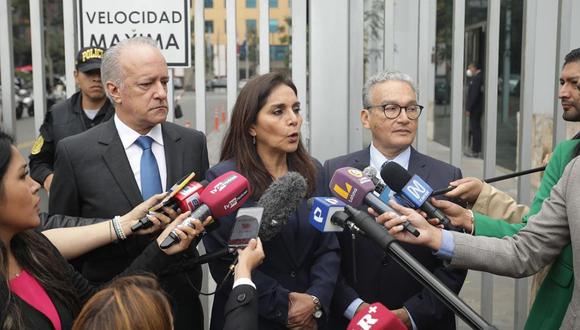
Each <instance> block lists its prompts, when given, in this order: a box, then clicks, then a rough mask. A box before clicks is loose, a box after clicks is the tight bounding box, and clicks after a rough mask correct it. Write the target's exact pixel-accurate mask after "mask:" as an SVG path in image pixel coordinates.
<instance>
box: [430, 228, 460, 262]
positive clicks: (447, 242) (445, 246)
mask: <svg viewBox="0 0 580 330" xmlns="http://www.w3.org/2000/svg"><path fill="white" fill-rule="evenodd" d="M454 250H455V241H454V240H453V235H451V232H449V231H448V230H445V229H443V230H441V247H440V248H439V251H437V252H434V253H433V254H434V255H436V256H437V257H439V258H441V259H444V260H451V259H452V258H453V251H454Z"/></svg>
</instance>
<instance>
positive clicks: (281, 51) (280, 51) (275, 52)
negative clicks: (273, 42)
mask: <svg viewBox="0 0 580 330" xmlns="http://www.w3.org/2000/svg"><path fill="white" fill-rule="evenodd" d="M289 50H290V49H289V48H288V45H277V46H270V58H271V59H272V60H273V61H283V60H284V59H285V58H286V56H287V55H288V51H289Z"/></svg>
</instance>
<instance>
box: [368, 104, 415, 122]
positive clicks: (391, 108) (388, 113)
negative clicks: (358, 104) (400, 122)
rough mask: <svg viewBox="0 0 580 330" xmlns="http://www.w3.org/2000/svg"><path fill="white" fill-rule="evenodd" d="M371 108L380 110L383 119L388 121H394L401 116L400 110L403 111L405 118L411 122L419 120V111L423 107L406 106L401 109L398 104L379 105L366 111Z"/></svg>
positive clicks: (372, 106)
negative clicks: (385, 118)
mask: <svg viewBox="0 0 580 330" xmlns="http://www.w3.org/2000/svg"><path fill="white" fill-rule="evenodd" d="M372 108H382V109H383V113H384V114H385V117H387V118H388V119H395V118H397V117H399V115H400V114H401V110H403V109H405V113H406V114H407V117H408V118H409V119H411V120H415V119H417V118H419V116H420V115H421V111H423V108H424V107H423V106H422V105H418V104H414V105H408V106H406V107H402V106H400V105H398V104H379V105H371V106H368V107H367V110H368V109H372Z"/></svg>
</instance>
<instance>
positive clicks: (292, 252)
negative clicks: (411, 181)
mask: <svg viewBox="0 0 580 330" xmlns="http://www.w3.org/2000/svg"><path fill="white" fill-rule="evenodd" d="M301 125H302V117H301V115H300V102H299V101H298V97H297V91H296V87H295V86H294V83H292V81H291V80H290V79H288V78H286V77H285V76H284V75H282V74H280V73H268V74H264V75H262V76H258V77H256V78H254V79H252V80H250V81H249V82H248V83H247V84H246V85H245V86H244V88H242V90H241V91H240V94H239V96H238V98H237V100H236V104H235V105H234V109H233V112H232V118H231V121H230V127H229V129H228V131H227V133H226V136H225V139H224V141H223V146H222V151H221V156H220V161H221V163H219V164H217V165H216V166H214V167H213V168H211V169H210V170H209V171H208V172H207V174H206V178H207V179H208V180H212V179H214V178H216V177H217V176H219V175H221V174H223V173H225V172H227V171H230V170H233V171H237V172H239V173H241V174H242V175H244V176H245V177H246V178H247V179H248V181H249V182H250V186H251V187H252V190H253V191H252V196H251V197H250V198H249V199H248V201H247V202H246V203H245V205H244V206H254V205H255V203H256V200H258V199H259V198H260V197H261V196H262V194H263V193H264V191H265V190H266V188H267V187H268V186H269V185H270V184H271V183H272V182H273V181H274V180H276V179H278V178H280V177H282V176H284V175H285V174H287V173H288V172H289V171H296V172H298V173H300V174H301V175H302V176H303V177H304V178H305V179H306V181H307V185H308V188H307V195H308V197H310V196H314V195H322V194H323V193H324V191H325V189H324V186H323V182H322V175H321V169H322V168H321V165H320V163H319V162H317V161H316V160H315V159H313V158H312V157H311V156H310V155H309V154H308V153H307V151H306V150H305V148H304V145H303V144H302V142H301V139H300V127H301ZM283 221H286V219H283ZM220 222H221V226H220V228H219V229H218V230H216V231H214V232H212V233H210V234H209V235H207V236H205V237H204V244H205V247H206V249H207V250H208V252H212V251H217V250H220V249H222V248H223V247H225V246H226V243H227V240H228V237H229V236H230V233H231V230H232V228H233V223H234V215H231V216H228V217H226V218H225V219H221V221H220ZM338 249H339V247H338V242H337V240H336V236H335V235H333V234H330V233H320V232H318V231H317V230H316V229H314V227H312V226H311V225H310V224H309V222H308V212H307V207H306V199H302V200H301V201H300V204H299V206H298V210H297V211H296V212H294V213H293V214H292V215H291V216H289V217H288V219H287V224H286V225H285V226H283V228H282V230H281V232H280V233H279V234H278V235H277V236H276V237H274V238H273V239H272V240H270V241H267V242H266V241H265V242H264V251H265V253H266V256H267V257H266V259H265V260H264V263H263V264H262V265H260V266H259V267H258V268H257V269H256V270H255V271H254V273H253V281H254V282H255V283H256V284H255V285H256V289H257V292H258V297H259V299H258V315H259V319H258V320H259V328H261V329H286V328H301V329H308V328H315V327H316V326H317V325H318V326H320V327H322V326H323V325H324V324H325V320H326V315H327V314H328V309H329V307H330V306H329V305H330V300H331V298H332V293H333V291H334V286H335V283H336V278H337V274H338V270H339V263H340V260H339V253H338ZM231 262H232V258H223V259H221V260H218V261H216V262H213V263H210V269H211V273H212V276H213V278H214V279H215V280H216V281H217V282H218V283H219V282H220V281H222V279H223V278H224V277H225V274H226V272H227V269H228V266H229V265H230V264H231ZM228 287H231V285H229V284H227V285H224V288H228ZM229 293H230V291H229V290H227V289H225V290H220V291H218V292H217V293H216V296H215V300H214V304H213V311H212V320H211V328H212V329H222V328H223V327H224V323H223V315H224V305H225V302H226V301H227V299H228V295H229Z"/></svg>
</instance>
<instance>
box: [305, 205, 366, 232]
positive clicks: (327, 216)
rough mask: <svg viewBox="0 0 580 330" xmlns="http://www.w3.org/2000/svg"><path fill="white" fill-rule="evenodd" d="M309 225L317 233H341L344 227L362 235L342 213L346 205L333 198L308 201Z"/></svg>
mask: <svg viewBox="0 0 580 330" xmlns="http://www.w3.org/2000/svg"><path fill="white" fill-rule="evenodd" d="M307 203H308V209H309V210H310V213H309V215H308V218H309V219H310V224H311V225H312V226H313V227H314V228H316V229H318V231H319V232H322V233H328V232H342V231H343V230H344V228H345V227H346V228H347V229H349V230H350V231H351V232H355V233H357V234H361V235H364V232H363V231H362V230H360V229H359V228H358V227H357V226H356V225H355V224H353V223H352V222H350V221H349V220H348V218H349V215H348V214H347V213H346V212H344V207H345V206H346V204H344V203H343V202H341V201H340V200H338V199H337V198H334V197H312V198H310V199H309V200H308V202H307Z"/></svg>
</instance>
